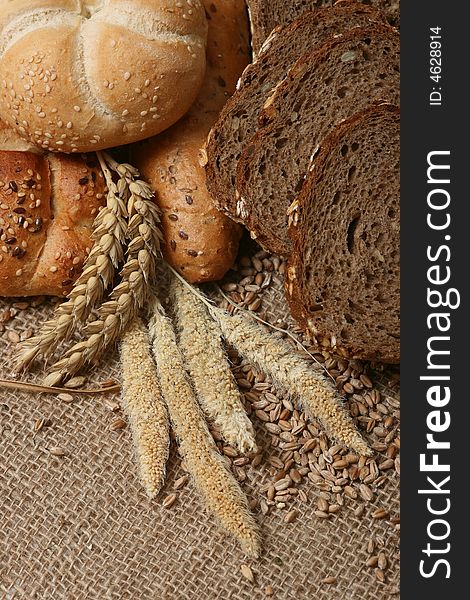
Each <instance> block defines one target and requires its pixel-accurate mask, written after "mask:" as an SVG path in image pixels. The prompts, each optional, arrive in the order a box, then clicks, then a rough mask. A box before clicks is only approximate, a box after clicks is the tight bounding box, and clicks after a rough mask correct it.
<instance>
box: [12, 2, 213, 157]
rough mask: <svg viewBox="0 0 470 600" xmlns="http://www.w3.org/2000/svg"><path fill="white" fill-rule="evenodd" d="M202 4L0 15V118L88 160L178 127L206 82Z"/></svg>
mask: <svg viewBox="0 0 470 600" xmlns="http://www.w3.org/2000/svg"><path fill="white" fill-rule="evenodd" d="M206 37H207V21H206V16H205V12H204V8H203V6H202V4H201V2H200V1H199V0H179V1H178V0H9V1H8V2H6V3H5V2H1V5H0V117H1V118H2V119H3V120H4V121H5V122H6V123H7V124H8V125H9V126H10V127H13V128H14V129H15V130H16V131H17V132H18V133H19V134H20V135H21V136H22V137H24V138H27V139H29V140H31V141H33V142H34V143H35V144H36V145H37V146H39V147H41V148H44V149H46V150H50V151H61V152H89V151H93V150H99V149H103V148H110V147H113V146H118V145H121V144H127V143H129V142H134V141H137V140H141V139H144V138H147V137H150V136H152V135H155V134H157V133H159V132H160V131H163V130H164V129H166V128H167V127H169V126H170V125H172V124H173V123H175V122H176V121H177V120H178V119H179V118H180V117H181V116H182V115H183V114H184V113H185V112H186V111H187V110H188V108H189V107H190V105H191V104H192V102H193V100H194V99H195V98H196V96H197V94H198V91H199V88H200V85H201V83H202V81H203V77H204V72H205V43H206Z"/></svg>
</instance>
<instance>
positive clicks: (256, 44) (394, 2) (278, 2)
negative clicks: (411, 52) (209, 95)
mask: <svg viewBox="0 0 470 600" xmlns="http://www.w3.org/2000/svg"><path fill="white" fill-rule="evenodd" d="M359 2H363V4H365V5H372V6H373V7H375V8H378V9H380V10H382V11H383V13H384V14H385V16H386V17H387V19H388V22H389V23H390V25H393V26H394V27H396V26H398V25H399V23H400V0H359ZM348 3H349V0H339V2H337V0H293V1H291V2H286V1H285V0H247V4H248V8H249V12H250V23H251V31H252V46H253V52H254V54H255V55H257V54H258V52H259V51H260V49H261V46H262V45H263V42H264V41H265V40H266V39H267V38H268V37H269V34H270V33H271V31H272V30H273V29H274V28H275V27H278V26H279V25H281V26H283V25H286V24H287V23H290V22H291V21H293V20H294V19H296V18H298V17H299V16H300V15H302V14H303V13H304V11H306V10H312V9H315V8H319V7H324V6H332V5H337V6H339V5H342V4H343V5H344V4H348Z"/></svg>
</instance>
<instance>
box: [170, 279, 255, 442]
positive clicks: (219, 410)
mask: <svg viewBox="0 0 470 600" xmlns="http://www.w3.org/2000/svg"><path fill="white" fill-rule="evenodd" d="M170 295H171V297H172V299H173V304H174V310H175V326H176V328H177V333H178V338H179V345H180V347H181V349H182V352H183V355H184V359H185V362H186V365H187V367H188V370H189V373H190V375H191V379H192V381H193V383H194V387H195V390H196V393H197V396H198V399H199V402H200V404H201V406H202V408H203V409H204V411H205V412H206V413H207V415H208V416H209V417H210V418H212V419H213V420H214V421H215V423H216V424H217V425H218V427H219V428H220V433H221V435H222V437H223V438H224V439H225V440H226V441H227V442H228V443H229V444H232V445H234V446H237V447H238V448H239V450H240V451H241V452H247V451H253V450H255V449H256V442H255V435H254V431H253V425H252V424H251V421H250V419H249V418H248V416H247V414H246V412H245V409H244V407H243V404H242V401H241V396H240V391H239V388H238V386H237V384H236V381H235V378H234V376H233V374H232V371H231V369H230V364H229V362H228V359H227V356H226V354H225V351H224V348H223V345H222V339H221V338H222V334H221V331H220V329H219V327H218V326H217V324H216V323H215V322H214V320H213V319H212V317H211V316H210V315H209V313H208V312H207V309H206V307H205V306H204V305H203V304H202V302H200V301H199V300H198V299H197V298H195V297H194V294H192V293H191V291H190V290H189V289H188V288H187V287H186V286H185V285H184V284H183V283H182V282H181V281H180V280H179V279H177V278H176V277H175V276H174V277H173V279H172V283H171V287H170Z"/></svg>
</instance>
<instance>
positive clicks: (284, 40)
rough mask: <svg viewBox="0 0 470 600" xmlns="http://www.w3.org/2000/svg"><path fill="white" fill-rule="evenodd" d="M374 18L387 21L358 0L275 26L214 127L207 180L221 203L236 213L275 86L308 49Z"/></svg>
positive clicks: (223, 207)
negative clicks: (245, 162)
mask: <svg viewBox="0 0 470 600" xmlns="http://www.w3.org/2000/svg"><path fill="white" fill-rule="evenodd" d="M370 22H385V18H384V16H383V15H382V13H380V12H379V11H377V10H375V9H372V8H370V7H368V6H365V5H363V4H360V3H357V2H348V3H347V4H342V5H341V6H337V7H330V8H324V9H318V10H315V11H310V12H307V13H305V14H304V15H303V16H302V17H300V18H299V19H297V20H296V21H295V22H293V23H292V24H291V25H289V26H287V27H285V28H284V29H282V28H278V29H276V30H275V31H274V32H273V33H272V35H271V36H270V37H269V40H267V41H266V43H265V44H264V46H263V49H262V51H261V52H260V54H259V56H258V58H257V60H256V61H255V62H254V63H253V64H251V65H249V66H248V67H247V68H246V69H245V71H244V73H243V75H242V76H241V78H240V80H239V82H238V85H237V91H236V92H235V94H234V95H233V96H232V97H231V98H230V100H228V102H227V104H226V105H225V107H224V110H223V111H222V112H221V115H220V117H219V119H218V120H217V122H216V123H215V125H214V127H213V128H212V130H211V132H210V134H209V138H208V142H207V155H208V163H207V167H206V174H207V185H208V188H209V191H210V193H211V195H212V197H213V199H214V202H215V203H216V205H217V207H218V208H219V209H221V210H223V211H224V212H226V213H228V214H229V215H230V216H231V217H232V218H236V198H235V177H236V168H237V162H238V159H239V158H240V156H241V153H242V151H243V149H244V147H245V143H246V142H247V141H248V140H249V139H250V138H251V137H252V135H253V134H254V133H255V132H256V130H257V127H258V115H259V113H260V111H261V109H262V107H263V104H264V102H265V100H266V99H267V98H268V97H269V96H270V94H271V91H272V89H273V88H274V87H275V86H276V84H277V83H278V82H279V81H281V80H282V79H283V78H284V77H285V75H286V73H287V71H288V69H289V67H291V66H292V64H294V62H295V61H296V60H297V59H298V58H299V57H300V56H302V55H303V54H304V53H305V52H307V51H310V50H312V49H313V48H315V47H316V46H318V45H319V44H321V43H322V42H324V41H325V40H326V39H328V38H329V37H331V36H332V35H335V34H338V33H341V32H343V31H345V30H347V29H349V28H351V27H357V26H366V25H368V24H369V23H370Z"/></svg>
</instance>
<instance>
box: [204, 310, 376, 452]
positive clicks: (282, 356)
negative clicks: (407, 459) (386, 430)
mask: <svg viewBox="0 0 470 600" xmlns="http://www.w3.org/2000/svg"><path fill="white" fill-rule="evenodd" d="M210 312H211V315H212V316H213V318H214V319H215V320H216V321H217V322H218V323H219V325H220V328H221V330H222V333H223V335H224V337H225V339H226V340H227V342H228V343H229V344H231V345H232V346H233V347H234V348H235V349H236V350H237V351H238V352H239V354H240V355H241V356H243V357H244V358H245V359H247V360H248V361H250V363H251V364H252V365H255V366H256V367H257V368H259V369H260V370H261V371H262V372H263V373H265V374H266V375H268V376H269V377H271V379H272V380H273V383H274V384H275V385H276V386H277V387H278V388H279V389H280V390H281V391H282V392H283V393H285V394H287V395H291V396H293V397H295V398H296V400H297V401H298V402H300V403H301V405H302V406H303V409H304V410H305V411H306V412H307V413H308V414H310V416H311V417H316V418H318V419H320V421H321V422H322V423H323V426H324V427H325V429H326V431H327V433H328V434H329V435H330V436H331V437H332V438H334V439H335V440H337V441H338V442H341V443H343V444H345V445H346V446H347V447H349V448H351V449H353V450H355V451H356V452H358V453H359V454H362V455H365V456H370V455H371V454H372V452H371V449H370V448H369V446H368V445H367V443H366V442H365V441H364V439H363V438H362V437H361V435H360V434H359V432H358V431H357V429H356V427H355V425H354V423H353V422H352V419H351V417H350V416H349V414H348V413H347V412H346V410H345V408H344V407H343V404H342V401H341V398H340V397H339V395H338V393H337V391H336V389H335V388H334V386H333V384H332V383H330V381H329V380H328V379H326V378H325V377H324V376H323V375H322V374H321V373H319V372H317V371H316V370H314V369H312V367H311V365H310V364H309V363H308V361H307V360H306V359H304V358H303V357H302V356H301V355H300V354H298V353H296V352H295V351H294V350H293V348H292V347H291V346H290V345H289V344H287V343H286V342H285V341H284V340H282V339H276V338H274V337H273V336H272V335H271V334H270V333H269V331H268V329H266V328H265V327H264V326H262V325H259V324H258V323H257V322H256V321H255V320H254V319H253V318H251V316H248V315H246V312H245V311H239V312H238V313H237V314H235V315H234V316H230V315H229V314H228V313H227V312H226V311H225V310H223V309H220V308H217V307H211V309H210Z"/></svg>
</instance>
